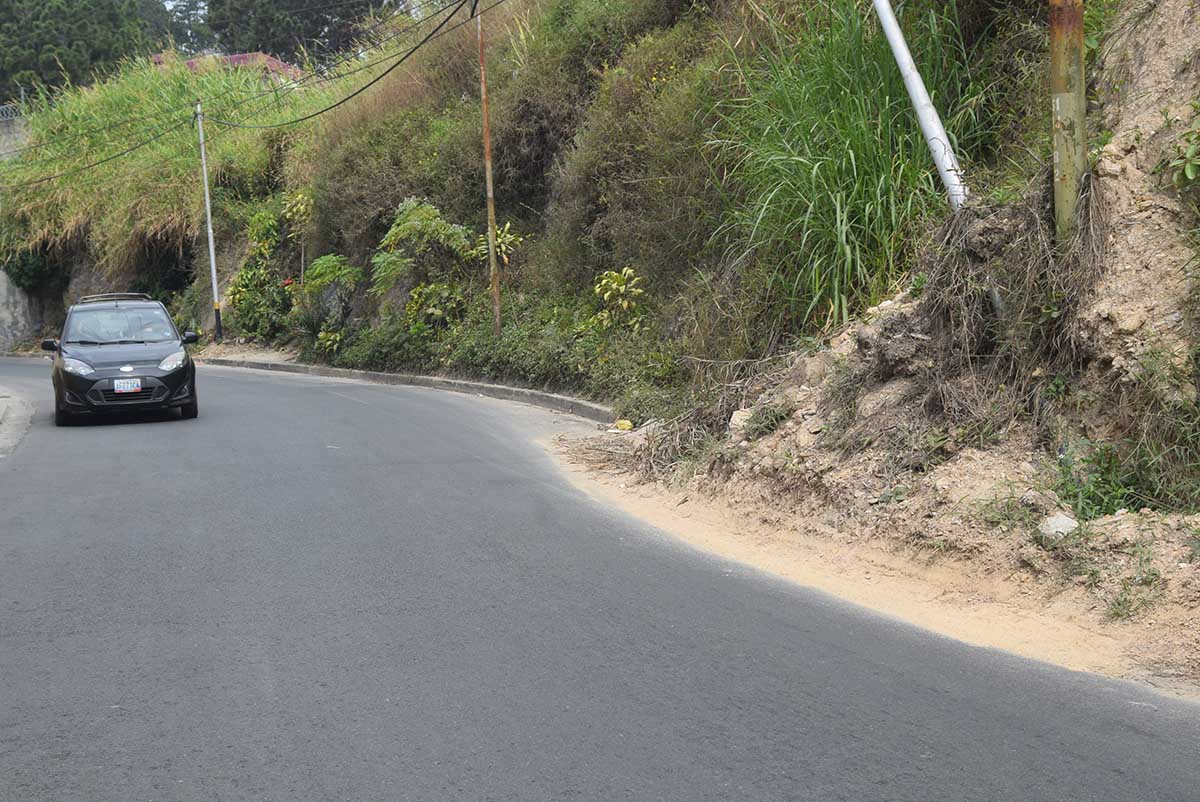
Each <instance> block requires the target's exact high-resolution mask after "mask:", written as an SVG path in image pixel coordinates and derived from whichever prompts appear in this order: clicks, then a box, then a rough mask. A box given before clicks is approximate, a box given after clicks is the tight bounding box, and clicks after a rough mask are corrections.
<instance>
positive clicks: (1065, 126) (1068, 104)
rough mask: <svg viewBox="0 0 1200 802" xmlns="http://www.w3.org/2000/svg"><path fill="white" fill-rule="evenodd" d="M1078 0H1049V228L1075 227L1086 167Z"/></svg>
mask: <svg viewBox="0 0 1200 802" xmlns="http://www.w3.org/2000/svg"><path fill="white" fill-rule="evenodd" d="M1083 52H1084V51H1083V0H1050V93H1051V98H1052V101H1053V105H1054V112H1053V115H1054V116H1053V121H1054V125H1053V129H1054V131H1053V135H1054V227H1055V230H1056V231H1057V233H1058V241H1059V242H1065V241H1066V240H1067V239H1068V238H1069V237H1070V236H1071V234H1072V233H1074V231H1075V208H1076V206H1078V204H1079V182H1080V181H1081V180H1082V179H1083V175H1084V173H1085V172H1087V97H1086V95H1085V84H1084V56H1083Z"/></svg>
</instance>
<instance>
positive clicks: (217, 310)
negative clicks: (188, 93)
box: [196, 100, 222, 342]
mask: <svg viewBox="0 0 1200 802" xmlns="http://www.w3.org/2000/svg"><path fill="white" fill-rule="evenodd" d="M196 130H197V131H199V132H200V175H201V177H202V178H203V179H204V219H205V223H206V224H207V227H208V267H209V270H210V272H211V275H212V297H213V315H214V322H213V340H214V341H215V342H221V336H222V331H221V293H220V291H219V290H218V289H217V249H216V246H215V245H214V244H213V232H212V200H211V198H209V195H208V155H207V154H206V153H205V152H204V112H203V111H201V109H200V101H199V100H197V101H196Z"/></svg>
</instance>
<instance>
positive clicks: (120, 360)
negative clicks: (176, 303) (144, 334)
mask: <svg viewBox="0 0 1200 802" xmlns="http://www.w3.org/2000/svg"><path fill="white" fill-rule="evenodd" d="M182 347H183V344H182V343H181V342H180V341H179V340H169V341H168V342H165V343H145V344H144V345H138V344H136V343H129V344H125V345H78V344H75V345H67V344H64V345H63V346H62V355H63V356H64V357H67V356H69V357H72V358H74V359H81V360H83V361H84V362H86V363H88V364H89V365H91V366H92V367H93V368H116V367H122V366H124V365H132V366H133V367H139V366H145V365H157V364H158V363H159V362H161V361H162V360H163V358H164V357H167V356H170V355H171V354H173V353H175V352H176V351H178V350H179V349H180V348H182Z"/></svg>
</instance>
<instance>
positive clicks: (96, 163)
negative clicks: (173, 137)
mask: <svg viewBox="0 0 1200 802" xmlns="http://www.w3.org/2000/svg"><path fill="white" fill-rule="evenodd" d="M187 124H188V121H187V120H184V121H182V122H179V123H176V124H175V125H172V126H171V127H170V128H164V129H163V130H162V131H159V132H158V133H157V134H155V135H154V136H152V137H150V138H149V139H145V140H143V141H141V142H138V143H137V144H136V145H130V146H129V147H127V148H125V149H124V150H122V151H120V152H119V153H114V154H112V155H111V156H106V157H105V158H103V159H98V160H96V161H94V162H90V163H88V164H84V165H82V166H80V167H74V168H72V169H70V170H64V171H62V172H60V173H55V174H53V175H47V176H42V177H41V178H35V179H34V180H32V181H26V182H24V183H21V184H7V185H4V186H0V189H5V190H11V189H21V188H24V187H33V186H37V185H38V184H44V183H46V182H48V181H55V180H57V179H59V178H64V177H66V176H69V175H75V174H77V173H82V172H84V171H86V170H91V169H93V168H96V167H99V166H100V165H102V164H107V163H108V162H111V161H115V160H116V159H119V158H121V157H122V156H128V155H129V154H130V153H133V152H134V151H137V150H141V149H142V148H144V147H146V146H147V145H149V144H151V143H152V142H156V141H158V140H159V139H162V138H163V137H164V136H166V135H167V134H169V133H171V132H172V131H176V130H178V129H180V128H182V127H184V126H185V125H187Z"/></svg>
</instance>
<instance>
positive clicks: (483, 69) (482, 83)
mask: <svg viewBox="0 0 1200 802" xmlns="http://www.w3.org/2000/svg"><path fill="white" fill-rule="evenodd" d="M471 13H472V14H474V15H475V31H476V33H477V34H478V39H479V96H480V98H481V99H482V102H483V170H484V176H485V180H486V182H487V217H488V231H487V241H488V266H489V269H490V271H491V273H490V277H491V281H492V327H493V329H494V330H495V332H496V336H497V337H499V336H500V265H499V264H498V263H497V262H496V194H495V190H494V189H493V187H492V125H491V121H490V120H489V119H488V91H487V64H486V62H485V61H484V57H483V17H482V15H480V14H479V13H477V10H476V7H475V6H472V7H471Z"/></svg>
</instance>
